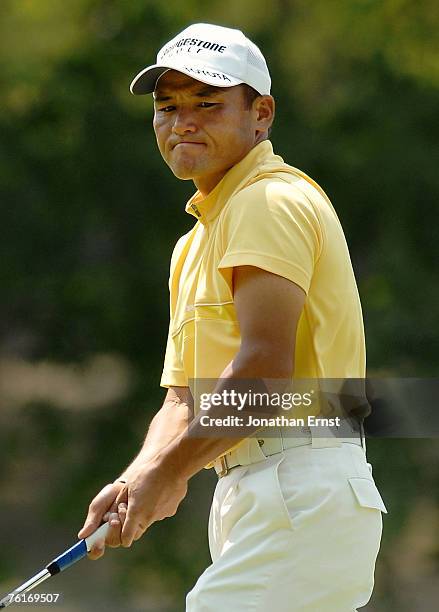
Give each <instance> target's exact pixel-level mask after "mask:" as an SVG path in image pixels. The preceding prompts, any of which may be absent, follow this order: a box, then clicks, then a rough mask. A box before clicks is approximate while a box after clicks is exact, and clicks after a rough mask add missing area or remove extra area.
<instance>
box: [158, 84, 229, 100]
mask: <svg viewBox="0 0 439 612" xmlns="http://www.w3.org/2000/svg"><path fill="white" fill-rule="evenodd" d="M221 89H222V87H214V86H213V85H209V86H208V87H204V88H203V89H200V91H197V92H196V93H195V94H194V95H195V96H196V97H197V98H209V97H211V96H214V95H216V94H217V93H218V92H220V91H221ZM153 98H154V102H167V101H168V100H172V96H170V95H166V93H163V94H160V93H159V94H155V93H153Z"/></svg>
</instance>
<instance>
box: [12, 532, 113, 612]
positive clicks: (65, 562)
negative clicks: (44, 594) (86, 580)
mask: <svg viewBox="0 0 439 612" xmlns="http://www.w3.org/2000/svg"><path fill="white" fill-rule="evenodd" d="M108 527H109V524H108V523H104V524H103V525H101V526H100V527H99V528H98V529H97V530H96V531H95V532H94V533H92V534H91V535H90V536H88V538H85V539H84V540H80V541H79V542H77V543H76V544H74V545H73V546H71V547H70V548H69V549H68V550H66V551H65V552H63V553H62V554H61V555H59V556H58V557H56V559H54V560H53V561H51V562H50V563H49V564H48V565H46V567H45V569H43V570H41V571H40V572H38V574H35V576H33V577H32V578H30V579H29V580H27V581H26V582H24V583H23V584H21V585H20V586H19V587H17V588H16V589H14V590H13V591H11V593H8V595H6V596H5V597H3V599H1V600H0V608H7V607H8V606H9V605H11V603H14V597H15V596H16V595H18V594H19V593H26V592H27V591H30V590H32V589H34V588H35V587H36V586H38V585H39V584H41V583H42V582H44V581H45V580H47V579H48V578H50V577H51V576H55V574H59V573H60V572H63V571H64V570H65V569H67V568H68V567H70V566H71V565H73V564H74V563H76V562H77V561H79V559H82V558H83V557H85V556H86V555H87V553H88V552H89V551H90V550H91V549H92V547H93V544H94V543H95V542H97V541H98V540H103V539H105V536H106V535H107V531H108Z"/></svg>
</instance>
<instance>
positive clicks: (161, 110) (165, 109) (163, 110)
mask: <svg viewBox="0 0 439 612" xmlns="http://www.w3.org/2000/svg"><path fill="white" fill-rule="evenodd" d="M173 110H175V106H164V107H163V108H159V109H158V111H159V113H170V112H171V111H173Z"/></svg>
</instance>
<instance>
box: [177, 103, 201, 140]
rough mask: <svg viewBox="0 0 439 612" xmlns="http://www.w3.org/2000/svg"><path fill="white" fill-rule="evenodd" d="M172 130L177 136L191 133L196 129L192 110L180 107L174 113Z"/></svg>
mask: <svg viewBox="0 0 439 612" xmlns="http://www.w3.org/2000/svg"><path fill="white" fill-rule="evenodd" d="M172 131H173V132H174V134H177V135H178V136H183V135H184V134H193V133H194V132H196V131H197V126H196V124H195V121H194V117H193V114H192V112H191V111H190V110H189V109H184V108H180V109H178V111H177V112H176V113H175V115H174V125H173V126H172Z"/></svg>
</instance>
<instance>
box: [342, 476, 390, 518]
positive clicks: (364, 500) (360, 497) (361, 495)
mask: <svg viewBox="0 0 439 612" xmlns="http://www.w3.org/2000/svg"><path fill="white" fill-rule="evenodd" d="M349 484H350V485H351V489H352V491H353V493H354V495H355V498H356V500H357V502H358V503H359V504H360V506H361V507H362V508H374V509H376V510H381V512H384V513H385V514H387V508H386V506H385V505H384V502H383V499H382V497H381V495H380V492H379V491H378V489H377V487H376V484H375V482H374V481H373V480H369V479H368V478H356V477H355V478H349Z"/></svg>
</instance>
